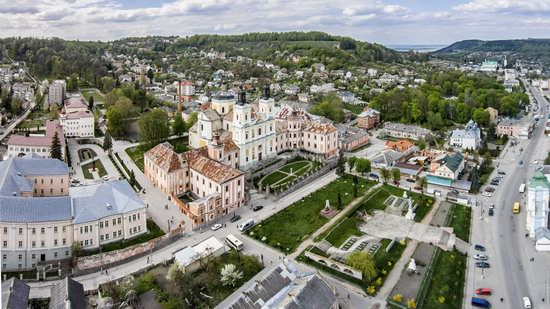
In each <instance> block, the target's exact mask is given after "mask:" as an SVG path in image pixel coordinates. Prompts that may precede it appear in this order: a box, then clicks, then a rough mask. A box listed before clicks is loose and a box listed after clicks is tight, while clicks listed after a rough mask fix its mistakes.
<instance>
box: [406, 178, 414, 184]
mask: <svg viewBox="0 0 550 309" xmlns="http://www.w3.org/2000/svg"><path fill="white" fill-rule="evenodd" d="M407 181H408V182H412V183H415V182H416V181H415V180H414V179H412V178H407Z"/></svg>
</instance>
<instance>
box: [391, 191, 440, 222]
mask: <svg viewBox="0 0 550 309" xmlns="http://www.w3.org/2000/svg"><path fill="white" fill-rule="evenodd" d="M382 189H384V190H386V191H387V192H389V193H391V194H393V195H395V196H399V197H403V192H405V190H403V189H399V188H397V187H394V186H390V185H383V186H382ZM407 196H408V197H410V198H412V199H413V201H415V202H416V203H417V204H418V207H417V208H416V211H415V213H416V216H415V217H414V221H415V222H420V221H422V219H424V217H425V216H426V214H428V212H430V210H431V209H432V207H431V206H432V205H433V204H434V202H435V200H434V198H433V197H431V196H427V195H422V194H420V193H416V192H412V191H407ZM382 202H383V201H382Z"/></svg>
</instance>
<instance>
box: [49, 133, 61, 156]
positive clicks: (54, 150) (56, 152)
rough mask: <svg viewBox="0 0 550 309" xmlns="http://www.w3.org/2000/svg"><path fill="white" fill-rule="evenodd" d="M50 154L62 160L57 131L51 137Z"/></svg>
mask: <svg viewBox="0 0 550 309" xmlns="http://www.w3.org/2000/svg"><path fill="white" fill-rule="evenodd" d="M50 156H51V157H52V158H53V159H58V160H61V161H63V151H62V149H61V141H60V140H59V135H58V134H57V131H56V132H55V134H54V135H53V138H52V146H51V147H50Z"/></svg>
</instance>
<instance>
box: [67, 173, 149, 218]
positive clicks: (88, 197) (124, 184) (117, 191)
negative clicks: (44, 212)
mask: <svg viewBox="0 0 550 309" xmlns="http://www.w3.org/2000/svg"><path fill="white" fill-rule="evenodd" d="M69 192H70V193H69V194H70V196H71V198H72V199H73V206H74V223H75V224H78V223H84V222H90V221H95V220H98V219H101V218H105V217H109V216H113V215H117V214H124V213H129V212H133V211H136V210H139V209H143V208H145V204H144V203H143V202H142V201H141V199H140V198H139V197H138V195H137V194H136V192H135V191H134V190H133V189H132V187H131V186H130V184H129V183H128V181H126V180H117V181H111V182H105V183H100V184H96V185H91V186H83V187H72V188H70V190H69Z"/></svg>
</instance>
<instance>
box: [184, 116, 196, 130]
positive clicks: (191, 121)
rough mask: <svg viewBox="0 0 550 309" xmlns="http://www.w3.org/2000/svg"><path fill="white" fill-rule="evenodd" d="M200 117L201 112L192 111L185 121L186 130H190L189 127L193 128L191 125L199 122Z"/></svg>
mask: <svg viewBox="0 0 550 309" xmlns="http://www.w3.org/2000/svg"><path fill="white" fill-rule="evenodd" d="M198 117H199V114H198V113H197V112H192V113H191V114H189V118H187V121H186V122H185V128H186V129H185V130H186V131H189V129H191V127H192V126H193V125H194V124H195V123H197V120H198Z"/></svg>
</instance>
